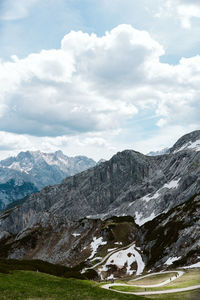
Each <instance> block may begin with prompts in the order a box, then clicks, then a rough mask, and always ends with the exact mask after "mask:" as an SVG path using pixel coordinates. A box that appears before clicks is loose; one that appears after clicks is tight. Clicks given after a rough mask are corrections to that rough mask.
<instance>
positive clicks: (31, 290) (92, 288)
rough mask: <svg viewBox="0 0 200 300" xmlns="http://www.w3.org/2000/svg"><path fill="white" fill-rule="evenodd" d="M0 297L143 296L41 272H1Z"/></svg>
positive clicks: (116, 299)
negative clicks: (126, 293)
mask: <svg viewBox="0 0 200 300" xmlns="http://www.w3.org/2000/svg"><path fill="white" fill-rule="evenodd" d="M0 299H1V300H4V299H6V300H7V299H9V300H25V299H26V300H28V299H29V300H30V299H31V300H36V299H37V300H38V299H45V300H47V299H48V300H79V299H84V300H93V299H94V300H129V299H132V300H133V299H135V300H137V299H145V298H143V297H142V298H141V297H138V296H133V295H123V294H118V293H114V292H112V291H106V290H104V289H102V288H100V287H98V286H97V284H96V283H95V282H91V281H86V280H78V279H66V278H60V277H56V276H52V275H48V274H44V273H40V272H32V271H13V272H12V273H10V274H2V273H0Z"/></svg>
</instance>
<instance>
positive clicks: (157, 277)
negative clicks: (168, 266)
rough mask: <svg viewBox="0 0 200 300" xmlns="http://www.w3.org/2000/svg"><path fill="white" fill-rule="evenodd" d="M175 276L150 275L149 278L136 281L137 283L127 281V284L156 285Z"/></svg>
mask: <svg viewBox="0 0 200 300" xmlns="http://www.w3.org/2000/svg"><path fill="white" fill-rule="evenodd" d="M175 274H177V273H176V272H172V273H165V274H157V275H152V276H150V277H146V278H142V279H138V280H137V281H131V280H130V281H129V282H128V283H129V284H133V285H151V284H158V283H161V282H164V281H165V280H167V279H169V278H170V277H173V276H175Z"/></svg>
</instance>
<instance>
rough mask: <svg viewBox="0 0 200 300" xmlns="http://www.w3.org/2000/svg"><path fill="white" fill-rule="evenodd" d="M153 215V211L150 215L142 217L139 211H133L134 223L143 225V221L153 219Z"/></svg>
mask: <svg viewBox="0 0 200 300" xmlns="http://www.w3.org/2000/svg"><path fill="white" fill-rule="evenodd" d="M155 217H156V215H155V213H154V212H152V213H151V215H150V216H149V217H146V218H144V217H143V216H142V214H141V213H138V212H137V211H136V213H135V223H136V224H137V225H139V226H142V225H144V224H145V223H147V222H149V221H151V220H153V219H154V218H155Z"/></svg>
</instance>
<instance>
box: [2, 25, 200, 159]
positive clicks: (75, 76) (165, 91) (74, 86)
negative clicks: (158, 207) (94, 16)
mask: <svg viewBox="0 0 200 300" xmlns="http://www.w3.org/2000/svg"><path fill="white" fill-rule="evenodd" d="M163 54H164V50H163V47H162V46H161V45H160V44H159V43H158V42H156V41H155V40H154V39H152V38H151V36H150V35H149V34H148V33H147V32H145V31H140V30H136V29H134V28H133V27H132V26H130V25H120V26H117V27H116V28H114V29H113V30H111V31H110V32H106V34H105V35H104V36H102V37H98V36H97V35H95V34H91V35H89V34H87V33H83V32H81V31H79V32H74V31H72V32H70V33H69V34H67V35H66V36H65V37H64V38H63V40H62V43H61V48H60V49H57V50H43V51H41V52H40V53H37V54H30V55H29V56H27V57H26V58H24V59H18V58H17V57H16V56H13V57H12V62H3V61H1V62H0V100H1V105H0V128H1V130H2V131H4V134H5V132H10V134H14V135H13V136H14V137H15V138H16V136H17V134H19V136H20V137H21V136H24V135H25V139H26V141H27V142H24V144H25V145H27V146H28V145H29V148H30V147H31V148H34V147H37V146H38V147H40V149H41V148H42V149H43V150H44V151H46V150H45V149H52V150H53V149H55V150H57V148H58V147H60V148H61V149H68V151H69V152H70V153H71V152H73V151H74V152H76V153H77V151H80V150H81V149H82V151H86V149H87V151H88V153H91V152H92V151H93V152H96V151H97V152H98V151H99V152H98V154H97V153H96V154H97V155H96V156H98V155H99V156H100V157H101V156H103V155H102V153H103V151H104V152H105V149H107V150H106V151H107V155H109V154H111V153H113V152H114V151H115V150H117V149H119V148H120V149H121V148H122V147H123V146H124V147H126V146H127V145H128V143H127V141H125V142H122V143H121V144H120V143H118V142H116V139H117V138H116V135H115V134H114V131H115V130H120V129H121V133H120V132H119V131H118V133H117V137H119V138H120V136H121V137H122V135H123V128H124V126H125V125H124V124H127V123H128V120H131V119H133V118H134V116H135V115H136V114H137V115H138V117H137V118H139V116H140V114H141V115H142V113H143V112H145V114H144V115H145V118H146V119H148V117H149V116H152V114H153V115H156V117H157V118H156V119H155V124H154V125H156V124H157V126H158V130H160V132H162V133H164V132H167V134H168V137H169V139H170V134H169V131H168V130H167V128H175V129H177V128H178V129H177V131H176V132H178V133H179V132H184V133H185V129H183V128H196V127H197V126H198V125H199V110H200V104H199V103H200V102H199V94H200V93H199V92H200V91H199V89H200V57H199V56H195V57H192V58H183V59H181V60H180V62H179V64H177V65H175V66H172V65H169V64H164V63H161V62H160V60H159V59H160V56H161V55H163ZM148 112H149V114H148ZM144 122H145V121H144ZM126 126H127V125H126ZM159 128H160V129H159ZM129 130H133V131H134V128H133V129H130V128H129ZM187 131H188V130H187ZM31 136H32V138H31ZM176 136H177V134H176ZM15 138H14V140H15ZM9 139H10V138H9V136H8V140H9ZM4 140H5V139H4ZM167 140H168V139H166V141H167ZM39 141H40V142H39ZM152 141H154V139H153V140H152ZM150 142H151V140H150ZM8 144H9V143H8ZM17 144H18V143H17ZM5 145H6V142H5ZM129 145H130V143H129ZM136 145H137V143H136ZM138 145H139V144H138ZM141 145H142V144H141ZM165 146H166V145H165ZM13 147H14V146H13ZM138 147H139V146H138ZM145 147H146V146H145ZM27 148H28V147H27ZM129 148H130V146H129ZM14 149H15V148H14ZM72 149H74V150H73V151H72ZM97 149H98V150H97ZM99 149H100V150H99ZM140 151H141V149H140ZM77 154H78V153H77ZM85 154H86V153H85Z"/></svg>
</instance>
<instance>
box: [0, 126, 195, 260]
mask: <svg viewBox="0 0 200 300" xmlns="http://www.w3.org/2000/svg"><path fill="white" fill-rule="evenodd" d="M191 136H192V139H193V134H191ZM189 138H190V136H189V137H188V136H186V137H183V138H182V139H184V140H185V143H194V142H196V141H198V140H199V139H200V131H198V134H197V133H195V139H193V140H191V141H190V140H189ZM175 145H176V144H175ZM172 149H174V150H176V149H177V148H176V147H175V146H174V147H173V148H172ZM178 149H179V145H178ZM174 150H172V151H170V153H169V154H165V155H161V156H155V157H149V156H145V155H143V154H140V153H138V152H135V151H132V150H126V151H123V152H120V153H117V154H116V155H115V156H113V157H112V159H111V160H109V161H106V162H103V163H101V164H100V165H98V166H95V167H94V168H91V169H89V170H87V171H84V172H82V173H80V174H77V175H75V176H72V177H69V178H66V179H65V180H64V181H63V182H62V183H61V184H59V185H54V186H49V187H46V188H44V189H43V190H42V191H40V192H38V193H36V194H33V195H31V196H30V197H29V199H28V200H27V201H26V202H25V203H24V204H22V206H20V207H17V208H15V209H13V210H11V211H9V212H6V213H4V214H2V215H0V220H1V225H0V232H4V233H5V232H8V233H9V234H10V235H11V236H12V237H14V236H19V235H21V234H22V233H23V232H30V231H31V230H33V229H34V228H35V227H37V226H41V228H46V227H47V226H48V224H49V223H51V224H52V222H54V220H62V222H63V224H68V223H69V222H79V221H80V220H81V219H82V218H85V217H87V218H89V219H102V220H105V219H108V218H110V217H112V216H124V215H128V216H132V217H133V218H134V219H135V222H136V224H137V225H138V226H139V227H138V230H139V232H140V233H141V236H140V241H141V245H140V247H142V248H144V250H145V254H144V256H145V257H144V260H146V264H147V265H148V264H149V265H150V261H151V255H152V254H151V249H152V248H153V246H154V241H151V239H150V237H149V235H150V233H151V231H152V227H151V224H156V225H155V226H157V227H159V222H161V223H162V224H161V225H162V226H161V227H163V228H164V224H168V223H169V224H170V222H171V220H172V219H173V220H174V218H176V211H174V210H175V209H176V207H179V208H180V215H181V217H180V218H182V221H183V219H184V213H183V212H184V209H186V208H184V207H185V206H184V205H185V203H189V201H191V199H194V198H195V197H196V196H197V195H199V194H200V167H199V166H200V151H197V149H192V148H189V149H184V150H180V151H174ZM195 199H196V198H195ZM198 199H199V198H198ZM195 201H196V202H197V203H199V202H198V201H199V200H198V201H197V200H195ZM196 202H195V203H196ZM195 205H196V204H195ZM189 207H190V206H187V208H188V212H190V210H189ZM191 213H192V212H191ZM168 214H169V215H168ZM163 215H164V217H162V216H163ZM188 217H189V216H188ZM196 218H197V219H198V215H197V216H196ZM151 220H152V221H151ZM150 221H151V222H150ZM154 222H155V223H154ZM186 224H187V223H184V222H183V233H184V232H186V231H187V229H186V228H187V225H186ZM52 226H53V225H52ZM59 226H60V225H59ZM169 226H173V223H171V225H169ZM195 226H196V223H195V222H194V223H191V232H192V230H194V229H195ZM143 228H145V229H144V231H143ZM148 228H151V230H149V233H148ZM172 228H173V227H172ZM54 230H55V231H56V230H58V225H57V223H56V221H55V226H54ZM171 230H173V229H171ZM181 230H182V229H181ZM184 230H186V231H184ZM161 231H162V230H161ZM178 232H179V230H178ZM66 234H67V231H66ZM162 234H165V232H164V231H162ZM188 234H190V231H188ZM195 237H197V235H196V236H194V239H195ZM155 240H156V237H155ZM0 242H1V241H0ZM146 243H148V245H147V244H146ZM176 243H177V244H176ZM188 243H189V244H188V248H187V251H186V252H185V253H189V251H190V248H191V247H192V243H193V240H192V239H191V240H190V241H189V242H188ZM178 244H181V239H178V237H177V241H173V243H172V242H170V243H169V247H168V248H167V249H166V244H165V243H163V246H162V245H160V247H161V248H162V247H165V249H166V255H165V253H164V250H165V249H164V248H162V249H161V257H160V258H159V263H164V260H165V258H167V257H169V256H170V255H171V256H172V255H173V253H172V252H173V251H174V247H176V246H177V245H178ZM170 245H171V246H170ZM173 245H174V246H173ZM73 247H75V244H73ZM145 247H146V248H145ZM170 247H171V248H170ZM195 247H196V248H195V249H197V247H198V245H197V244H196V246H195ZM11 252H12V251H11ZM183 252H184V251H182V253H181V255H183ZM12 253H15V250H13V252H12ZM25 254H26V251H24V253H22V254H21V256H20V257H23V256H24V255H25ZM13 255H14V254H13ZM163 255H164V256H163ZM165 256H166V257H165ZM154 264H155V261H154Z"/></svg>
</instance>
